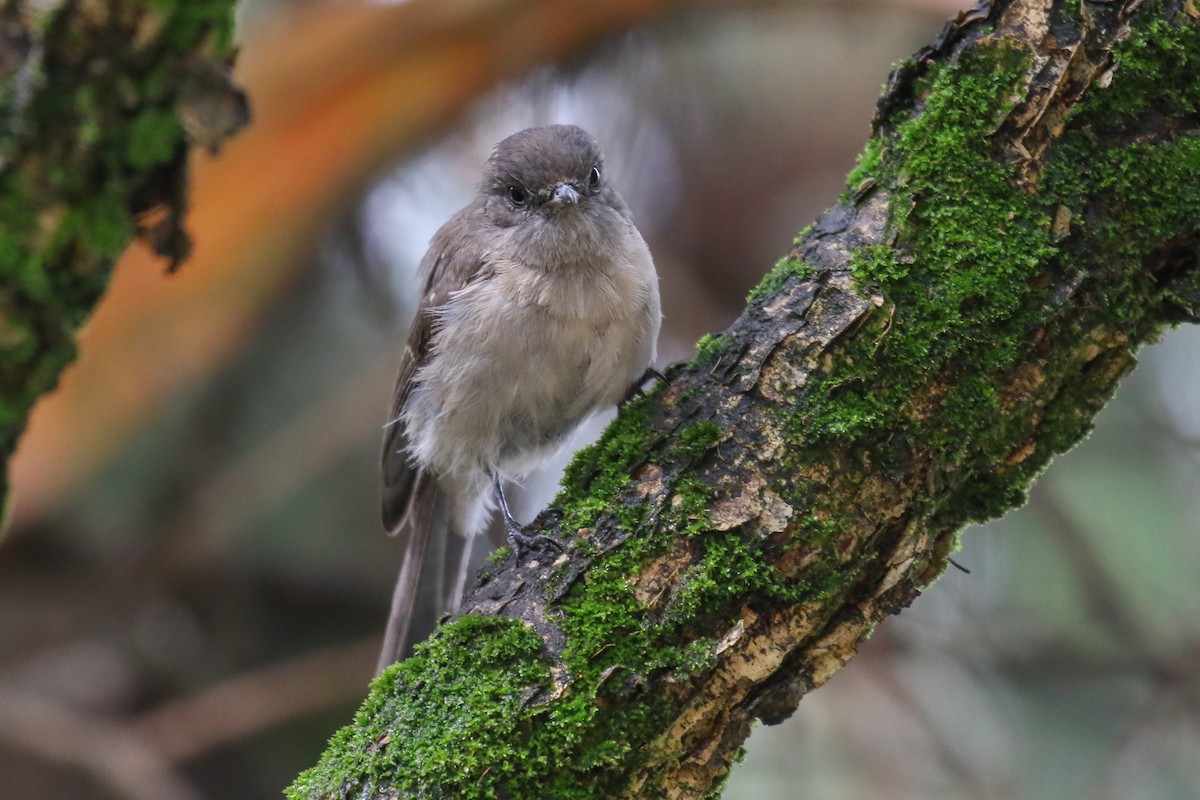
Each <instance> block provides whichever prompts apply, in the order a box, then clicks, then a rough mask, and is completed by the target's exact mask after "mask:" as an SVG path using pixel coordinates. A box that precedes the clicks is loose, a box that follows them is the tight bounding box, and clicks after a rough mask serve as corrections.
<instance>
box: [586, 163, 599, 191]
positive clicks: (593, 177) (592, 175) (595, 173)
mask: <svg viewBox="0 0 1200 800" xmlns="http://www.w3.org/2000/svg"><path fill="white" fill-rule="evenodd" d="M588 186H589V187H591V188H592V189H599V188H600V168H599V167H592V171H591V172H589V173H588Z"/></svg>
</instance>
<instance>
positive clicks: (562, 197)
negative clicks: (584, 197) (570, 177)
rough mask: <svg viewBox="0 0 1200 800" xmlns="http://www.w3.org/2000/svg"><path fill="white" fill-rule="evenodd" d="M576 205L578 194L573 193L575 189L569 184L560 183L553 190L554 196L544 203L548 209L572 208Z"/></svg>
mask: <svg viewBox="0 0 1200 800" xmlns="http://www.w3.org/2000/svg"><path fill="white" fill-rule="evenodd" d="M578 203H579V192H577V191H575V187H574V186H572V185H571V184H569V183H560V184H559V185H558V188H557V189H555V190H554V194H553V195H551V196H550V199H549V200H547V201H546V205H547V206H549V207H550V208H561V207H562V206H573V205H576V204H578Z"/></svg>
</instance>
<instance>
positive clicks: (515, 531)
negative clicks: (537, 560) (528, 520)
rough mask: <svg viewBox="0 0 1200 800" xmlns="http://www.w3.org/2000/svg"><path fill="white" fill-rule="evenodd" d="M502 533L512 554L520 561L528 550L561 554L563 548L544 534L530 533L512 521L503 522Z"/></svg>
mask: <svg viewBox="0 0 1200 800" xmlns="http://www.w3.org/2000/svg"><path fill="white" fill-rule="evenodd" d="M504 533H505V535H506V536H507V537H508V544H509V546H510V547H511V548H512V551H513V554H514V555H515V556H516V557H517V561H520V560H521V559H522V558H524V557H525V553H527V552H528V551H530V550H540V551H543V552H544V551H546V550H557V551H558V552H560V553H561V552H563V546H562V545H561V544H559V543H558V542H557V541H556V540H554V539H552V538H550V537H549V536H547V535H546V534H544V533H530V532H529V531H527V530H526V529H525V528H523V527H521V526H520V525H519V524H517V523H516V522H515V521H513V520H511V519H510V520H505V521H504Z"/></svg>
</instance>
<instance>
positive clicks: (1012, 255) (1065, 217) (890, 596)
mask: <svg viewBox="0 0 1200 800" xmlns="http://www.w3.org/2000/svg"><path fill="white" fill-rule="evenodd" d="M1197 16H1198V12H1197V9H1196V6H1195V4H1194V2H1193V0H1146V1H1145V2H1138V0H1125V1H1124V2H1104V3H1100V2H1082V3H1078V2H1065V0H997V2H992V3H987V2H984V3H980V4H979V5H977V6H976V7H974V8H973V9H971V10H969V11H966V12H963V13H962V14H960V15H959V17H958V18H957V19H956V20H954V21H953V22H951V23H950V24H948V25H947V27H946V28H945V29H944V30H943V32H942V34H941V35H940V36H939V37H938V38H937V40H936V41H934V42H933V43H932V44H931V45H929V46H928V47H926V48H925V49H923V50H922V51H921V52H920V53H918V54H917V55H916V56H914V57H913V58H912V59H910V60H908V61H906V62H905V63H904V64H902V65H901V66H900V67H898V68H897V70H896V71H895V72H894V73H893V75H892V77H891V80H890V83H889V86H888V88H887V90H886V92H885V94H884V96H883V97H882V99H881V100H880V102H879V106H878V112H877V116H876V120H875V130H874V132H873V135H872V138H871V140H870V141H869V142H868V144H867V147H866V149H865V151H864V154H863V156H862V157H861V160H860V164H859V166H858V168H857V169H856V170H855V171H854V173H853V174H852V175H851V176H850V180H849V187H850V188H849V190H848V191H847V193H846V195H845V196H844V197H843V198H841V201H840V202H839V203H838V204H837V205H835V206H834V207H833V208H831V209H830V210H829V211H828V212H827V213H826V214H825V215H824V216H823V217H822V218H821V219H820V220H819V221H818V222H817V223H816V224H815V225H813V226H811V227H809V228H808V229H806V230H805V231H804V232H803V233H802V234H801V236H800V237H799V238H798V239H797V244H796V246H795V248H794V249H793V250H792V252H791V253H790V254H789V255H788V257H787V258H785V259H783V260H781V261H780V263H779V264H778V265H777V266H776V268H775V269H774V270H773V271H772V272H771V273H770V274H769V275H768V276H767V278H766V279H765V280H764V282H763V284H762V285H761V286H760V287H759V288H758V289H757V290H756V291H755V292H754V293H753V294H752V295H751V298H750V300H749V305H748V307H747V309H746V311H745V313H744V314H743V315H742V316H741V317H740V318H739V319H738V320H737V322H735V323H734V324H733V325H732V326H731V327H730V328H729V329H728V330H727V331H725V332H724V333H722V334H721V335H719V336H716V337H710V338H707V339H705V340H704V341H702V342H701V345H700V348H699V353H698V355H697V357H696V358H695V359H694V360H693V361H692V362H690V363H688V364H683V365H676V366H675V367H673V368H672V369H670V370H669V371H668V381H667V383H666V384H665V385H662V386H659V387H658V388H657V389H655V390H654V391H653V392H651V394H650V396H648V397H645V398H641V399H639V400H637V401H634V402H633V403H630V404H629V405H627V406H626V407H625V408H624V409H623V410H622V412H621V414H620V415H619V417H618V419H617V420H616V421H615V422H614V423H613V425H612V426H610V428H609V429H608V430H607V431H606V432H605V434H604V436H603V437H602V438H601V440H600V441H599V442H598V443H597V444H596V445H594V446H592V447H590V448H588V449H587V450H585V451H584V452H582V453H581V454H579V455H578V456H577V457H576V459H575V460H574V462H573V464H572V465H571V467H570V468H569V470H568V473H567V476H566V479H565V481H564V487H565V488H564V489H563V491H562V493H561V494H560V495H559V496H558V498H556V499H555V501H554V502H553V503H552V505H551V507H550V508H549V509H548V510H547V511H546V512H544V513H543V514H542V515H541V516H540V517H539V518H538V522H539V524H540V526H541V528H542V529H543V530H544V531H546V532H549V533H551V534H553V535H555V536H558V537H560V541H562V542H564V544H566V546H567V552H566V553H565V554H564V555H562V556H559V557H557V558H554V559H547V560H545V561H541V562H539V561H537V560H528V559H527V560H526V561H525V562H523V563H519V564H518V563H514V562H513V561H512V559H511V558H508V559H506V560H504V561H502V562H498V563H496V564H495V565H494V566H493V568H492V569H490V570H489V571H488V572H487V574H485V575H483V576H481V578H480V581H479V584H478V585H477V586H476V587H475V588H474V589H473V591H472V592H471V593H470V594H469V596H468V598H467V600H466V603H465V605H464V607H463V611H462V612H461V613H460V614H458V615H457V616H456V617H455V618H454V619H452V620H450V621H448V622H447V623H446V624H445V625H443V626H442V628H441V629H440V630H439V632H438V633H436V634H435V635H434V637H432V638H431V640H430V641H429V642H427V643H426V644H425V645H424V646H422V648H420V649H419V651H418V654H417V655H416V656H415V657H413V658H412V659H409V660H408V661H406V662H404V663H402V664H400V665H397V666H395V667H393V668H391V669H390V670H388V671H387V672H386V673H385V674H384V675H383V676H382V677H381V678H380V679H378V680H377V681H376V682H375V684H374V685H373V686H372V690H371V694H370V696H369V697H368V698H367V700H366V702H365V703H364V705H363V707H362V709H361V710H360V711H359V713H358V715H357V717H356V718H355V720H354V721H353V723H352V724H351V725H349V726H348V727H346V728H344V729H343V730H342V731H341V732H339V733H338V734H337V735H336V736H335V738H334V740H333V742H332V744H331V746H330V748H329V750H328V751H327V752H326V754H325V756H324V757H323V758H322V760H321V762H320V763H319V764H318V765H317V766H316V767H315V768H313V769H312V770H309V771H308V772H306V773H304V774H303V775H301V776H300V778H299V779H298V780H297V782H296V783H295V784H294V785H293V787H292V788H291V789H290V795H291V796H292V797H293V798H301V797H304V798H317V797H339V798H341V797H345V798H350V797H356V798H358V797H378V798H383V797H438V798H450V797H472V798H474V797H553V798H586V797H597V798H600V797H604V798H610V797H627V798H638V797H673V798H691V797H706V796H715V795H716V794H717V793H718V792H719V790H720V786H721V783H722V781H723V779H724V777H725V776H726V774H727V773H728V770H729V768H730V766H731V764H732V763H733V762H734V761H735V760H736V759H737V757H738V754H739V752H740V750H741V746H742V743H743V741H744V740H745V737H746V735H747V734H748V733H749V730H750V725H751V723H752V721H753V720H755V719H760V720H763V721H765V722H767V723H768V724H770V723H775V722H779V721H781V720H782V719H784V718H786V717H787V716H788V715H790V714H791V713H792V711H793V710H794V709H795V707H796V705H797V703H798V702H799V700H800V699H801V698H802V697H803V696H804V694H806V693H807V692H808V691H810V690H812V689H814V688H816V687H818V686H820V685H821V684H823V683H824V682H825V681H826V680H828V679H829V677H830V676H831V675H832V674H833V673H834V672H835V671H836V670H837V669H838V668H839V667H840V666H841V665H842V664H844V663H845V662H846V661H847V660H848V659H849V658H850V657H851V656H852V655H853V654H854V653H855V651H856V650H857V648H858V646H859V644H860V643H861V642H862V640H863V639H864V638H865V637H866V636H868V635H869V634H870V632H871V630H872V629H873V628H874V626H875V625H877V624H878V623H879V622H880V621H881V620H882V619H883V618H884V617H885V616H887V615H888V614H893V613H896V612H898V611H899V610H900V609H902V608H904V607H905V606H907V605H908V604H909V603H910V602H911V601H912V600H913V598H915V597H916V596H917V595H918V594H919V592H920V591H921V590H922V589H923V588H924V587H925V586H927V585H929V583H930V582H932V581H933V580H934V579H936V578H937V577H938V576H939V575H940V574H941V573H942V572H943V570H944V569H945V568H946V565H947V562H948V559H949V556H950V554H951V553H952V552H953V551H954V549H955V548H956V547H957V543H958V535H959V531H960V530H961V528H962V527H963V526H964V525H965V524H966V523H968V522H971V521H977V520H984V519H988V518H991V517H994V516H997V515H999V514H1001V513H1004V512H1005V511H1006V510H1008V509H1011V508H1013V507H1015V506H1017V505H1019V504H1020V503H1021V502H1022V501H1023V499H1024V497H1025V491H1026V489H1027V487H1028V485H1029V484H1030V482H1031V481H1032V480H1033V479H1034V478H1035V477H1036V475H1037V474H1038V473H1039V472H1040V471H1041V470H1042V469H1044V468H1045V466H1046V465H1047V464H1048V462H1049V461H1050V459H1051V458H1052V457H1053V456H1054V455H1055V454H1057V453H1060V452H1063V451H1064V450H1065V449H1067V448H1068V447H1070V446H1071V445H1073V444H1074V443H1075V442H1077V441H1078V440H1079V439H1080V438H1081V437H1082V436H1084V435H1085V434H1086V433H1087V431H1088V430H1089V428H1090V426H1091V424H1092V420H1093V418H1094V416H1095V414H1096V412H1097V411H1098V410H1099V409H1100V408H1101V407H1102V406H1103V404H1104V403H1105V402H1106V401H1107V400H1108V398H1109V397H1110V396H1111V395H1112V392H1113V391H1114V389H1115V387H1116V385H1117V383H1118V381H1119V380H1120V379H1121V377H1123V376H1124V375H1125V374H1127V373H1128V372H1129V371H1130V370H1131V369H1132V368H1133V367H1134V364H1135V361H1134V351H1135V350H1136V348H1137V347H1138V346H1140V345H1142V344H1143V343H1146V342H1149V341H1152V340H1153V339H1154V338H1155V336H1156V335H1157V334H1158V333H1159V332H1160V331H1161V330H1163V329H1164V327H1166V326H1169V325H1171V324H1174V323H1178V322H1182V321H1189V322H1195V321H1197V319H1200V27H1198V25H1197V19H1196V18H1197ZM668 288H669V287H668Z"/></svg>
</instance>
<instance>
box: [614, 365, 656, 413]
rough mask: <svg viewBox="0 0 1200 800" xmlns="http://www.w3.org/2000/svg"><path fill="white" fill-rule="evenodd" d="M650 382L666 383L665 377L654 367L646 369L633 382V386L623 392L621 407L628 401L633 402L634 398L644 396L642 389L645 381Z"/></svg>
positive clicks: (644, 391) (644, 392)
mask: <svg viewBox="0 0 1200 800" xmlns="http://www.w3.org/2000/svg"><path fill="white" fill-rule="evenodd" d="M650 380H655V381H662V382H663V383H667V376H666V375H663V374H662V373H661V372H659V371H658V370H656V369H655V368H654V367H646V371H645V372H643V373H642V377H640V378H638V379H637V380H636V381H634V382H633V384H632V385H631V386H630V387H629V388H628V389H627V390H626V391H625V398H624V399H623V400H622V401H621V405H622V406H623V405H625V404H626V403H628V402H629V401H630V400H633V399H634V398H635V397H642V396H644V395H645V394H646V390H645V389H643V388H642V387H643V386H644V385H645V384H646V382H647V381H650Z"/></svg>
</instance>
